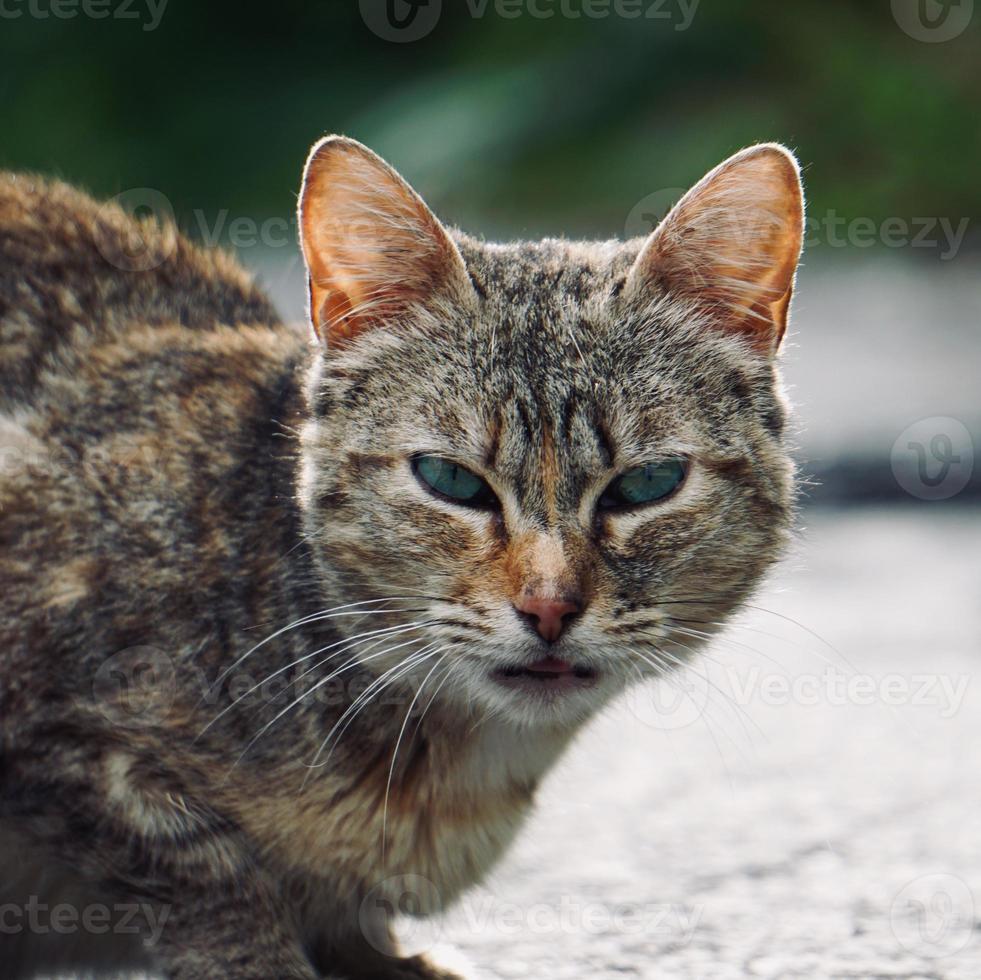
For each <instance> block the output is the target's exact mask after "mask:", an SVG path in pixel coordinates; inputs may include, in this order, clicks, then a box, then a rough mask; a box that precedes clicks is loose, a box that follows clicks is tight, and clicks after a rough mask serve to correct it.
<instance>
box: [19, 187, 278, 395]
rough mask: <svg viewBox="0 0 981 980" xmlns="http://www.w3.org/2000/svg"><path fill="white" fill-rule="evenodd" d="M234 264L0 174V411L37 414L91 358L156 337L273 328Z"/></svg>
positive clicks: (115, 212) (266, 308)
mask: <svg viewBox="0 0 981 980" xmlns="http://www.w3.org/2000/svg"><path fill="white" fill-rule="evenodd" d="M276 322H277V317H276V314H275V311H274V310H273V308H272V305H271V304H270V303H269V301H268V299H267V298H266V296H265V295H264V294H263V293H262V291H261V290H259V289H258V288H257V287H256V286H254V285H253V283H252V281H251V277H250V276H249V275H248V274H247V273H246V272H245V271H244V270H243V269H242V268H241V267H240V266H239V265H238V264H237V263H236V262H235V261H234V260H233V259H232V258H230V257H229V256H227V255H225V254H224V253H221V252H217V251H206V250H204V249H201V248H199V247H197V246H195V245H194V244H193V243H191V242H189V241H188V240H187V239H185V238H184V237H182V236H181V235H180V234H179V233H178V232H177V230H176V229H175V228H174V227H173V225H172V224H170V223H167V222H164V223H159V222H157V221H156V220H154V219H153V218H148V219H143V220H137V219H136V218H134V217H132V216H131V215H129V214H127V213H126V212H125V211H124V210H123V208H121V207H120V206H119V205H118V204H116V203H114V202H111V201H110V202H99V201H96V200H95V199H94V198H92V197H90V196H89V195H87V194H85V193H84V192H82V191H79V190H77V189H75V188H73V187H70V186H69V185H67V184H65V183H62V182H60V181H52V180H46V179H44V178H41V177H37V176H34V175H29V174H12V173H0V409H3V408H5V409H6V410H7V411H11V410H14V409H17V408H22V407H26V406H30V405H31V404H32V402H34V400H35V399H36V398H37V397H38V395H39V394H40V393H41V392H42V391H43V389H44V387H45V385H46V383H47V382H49V381H50V380H51V379H52V378H60V379H64V378H66V377H69V376H70V375H71V374H72V372H73V371H74V370H75V369H76V368H77V365H78V364H79V362H80V360H81V359H82V358H85V357H86V356H87V355H88V354H89V353H90V351H91V349H92V348H93V346H98V345H100V344H104V343H106V342H111V341H113V340H116V339H118V338H119V337H121V336H125V335H126V334H127V333H128V332H130V331H145V330H147V329H150V328H153V327H156V326H168V327H174V326H179V327H183V328H187V329H189V330H201V329H208V328H210V327H213V326H214V325H216V324H227V325H249V324H256V325H258V324H274V323H276Z"/></svg>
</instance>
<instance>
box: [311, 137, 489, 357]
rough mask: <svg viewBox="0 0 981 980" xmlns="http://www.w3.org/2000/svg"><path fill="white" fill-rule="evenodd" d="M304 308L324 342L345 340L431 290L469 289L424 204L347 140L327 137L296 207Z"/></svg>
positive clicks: (440, 228)
mask: <svg viewBox="0 0 981 980" xmlns="http://www.w3.org/2000/svg"><path fill="white" fill-rule="evenodd" d="M300 226H301V234H302V240H303V253H304V257H305V258H306V261H307V267H308V269H309V273H310V301H311V302H310V309H311V317H312V319H313V321H314V328H315V329H316V330H317V333H318V335H319V336H320V337H321V339H323V340H328V339H329V341H330V342H338V341H341V342H343V341H346V340H350V339H351V338H353V337H355V336H357V335H358V334H359V333H361V332H362V331H364V330H366V329H369V328H370V327H372V326H375V325H378V324H381V323H384V322H388V321H390V320H392V319H393V318H397V317H398V315H399V314H400V313H402V312H404V311H405V309H406V308H407V307H408V306H409V305H411V304H413V303H419V304H425V303H426V302H427V301H428V300H429V299H430V298H431V297H433V296H434V295H435V294H436V293H447V292H448V293H451V294H452V293H456V294H457V296H458V297H463V296H465V295H466V294H467V291H468V290H469V289H470V285H469V278H468V276H467V274H466V267H465V265H464V262H463V259H462V257H461V256H460V253H459V250H458V249H457V247H456V245H455V244H454V243H453V241H452V240H451V239H450V237H449V235H448V234H447V232H446V230H445V229H444V228H443V226H442V225H441V224H440V223H439V221H438V220H437V219H436V217H435V216H434V215H433V213H432V212H431V211H430V210H429V209H428V208H427V207H426V205H425V203H424V202H423V201H422V199H421V198H420V197H419V196H418V195H417V194H416V193H415V191H413V190H412V188H411V187H409V185H408V184H406V182H405V181H404V180H403V179H402V178H401V177H400V176H399V175H398V174H397V173H396V172H395V171H394V170H392V168H391V167H389V166H388V164H386V163H385V162H384V161H383V160H381V158H379V157H378V156H376V155H375V154H374V153H372V152H371V151H370V150H368V149H367V148H366V147H364V146H362V145H361V144H360V143H357V142H355V141H354V140H348V139H344V138H341V137H329V138H327V139H326V140H324V141H322V142H321V143H320V144H318V146H316V147H315V148H314V150H313V151H312V153H311V155H310V159H309V161H308V163H307V169H306V173H305V177H304V184H303V190H302V193H301V201H300Z"/></svg>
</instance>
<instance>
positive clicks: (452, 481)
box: [412, 456, 499, 507]
mask: <svg viewBox="0 0 981 980" xmlns="http://www.w3.org/2000/svg"><path fill="white" fill-rule="evenodd" d="M412 469H413V470H414V471H415V474H416V477H417V478H418V479H419V481H420V482H421V483H422V484H423V485H424V486H426V487H428V489H430V490H432V491H433V492H434V493H436V494H438V495H439V496H441V497H446V498H447V499H448V500H452V501H454V503H458V504H466V505H467V506H469V507H497V506H499V505H498V502H497V497H496V496H494V491H493V490H491V488H490V487H489V486H488V485H487V484H486V483H485V482H484V481H483V480H482V479H481V478H480V477H479V476H477V475H476V474H475V473H471V472H470V470H468V469H465V468H464V467H462V466H460V464H459V463H454V462H453V461H452V460H449V459H444V458H443V457H442V456H416V457H415V458H414V459H413V460H412Z"/></svg>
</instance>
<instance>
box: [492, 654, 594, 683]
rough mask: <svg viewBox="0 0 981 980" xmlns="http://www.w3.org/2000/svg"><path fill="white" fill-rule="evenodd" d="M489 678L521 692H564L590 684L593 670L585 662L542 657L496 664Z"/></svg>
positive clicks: (592, 681) (592, 678)
mask: <svg viewBox="0 0 981 980" xmlns="http://www.w3.org/2000/svg"><path fill="white" fill-rule="evenodd" d="M491 677H493V679H494V680H495V681H496V682H497V683H498V684H501V685H503V686H504V687H509V688H512V689H517V690H524V691H532V692H534V691H549V692H551V691H566V690H576V689H579V688H584V687H591V686H592V685H593V684H595V683H596V679H597V672H596V670H595V669H594V668H592V667H588V666H586V665H585V664H572V663H569V661H567V660H560V659H559V658H558V657H543V658H542V659H541V660H536V661H535V662H534V663H531V664H521V665H513V666H507V667H497V668H495V669H494V670H493V671H491Z"/></svg>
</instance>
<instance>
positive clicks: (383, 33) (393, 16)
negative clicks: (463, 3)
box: [360, 0, 443, 44]
mask: <svg viewBox="0 0 981 980" xmlns="http://www.w3.org/2000/svg"><path fill="white" fill-rule="evenodd" d="M360 6H361V19H362V20H363V21H364V22H365V25H366V26H367V28H368V30H370V31H371V32H372V33H373V34H377V35H378V37H380V38H381V39H382V40H383V41H394V42H395V43H397V44H406V43H408V42H410V41H420V40H422V38H424V37H426V35H428V34H431V33H432V32H433V29H434V28H435V27H436V24H437V22H438V21H439V17H440V14H441V13H442V9H443V2H442V0H360Z"/></svg>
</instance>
